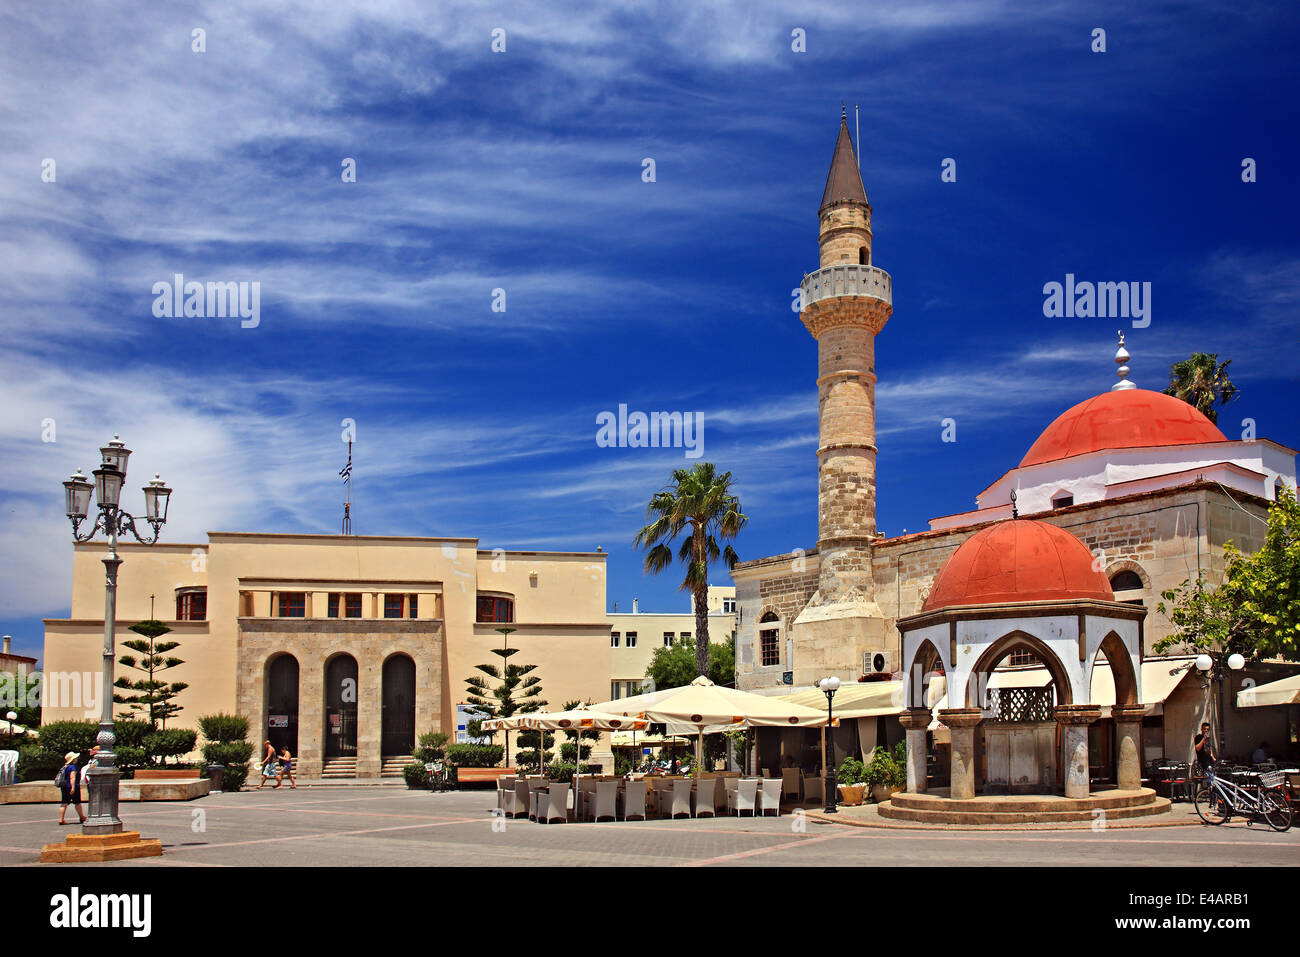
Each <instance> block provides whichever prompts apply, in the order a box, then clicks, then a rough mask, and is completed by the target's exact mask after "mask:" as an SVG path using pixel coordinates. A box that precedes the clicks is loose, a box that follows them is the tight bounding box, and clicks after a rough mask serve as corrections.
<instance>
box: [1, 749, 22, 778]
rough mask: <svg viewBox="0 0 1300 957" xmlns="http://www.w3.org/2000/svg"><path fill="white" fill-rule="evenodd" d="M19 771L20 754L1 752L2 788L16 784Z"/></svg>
mask: <svg viewBox="0 0 1300 957" xmlns="http://www.w3.org/2000/svg"><path fill="white" fill-rule="evenodd" d="M17 771H18V752H17V751H0V786H4V785H9V784H13V783H14V776H15V775H16V774H17Z"/></svg>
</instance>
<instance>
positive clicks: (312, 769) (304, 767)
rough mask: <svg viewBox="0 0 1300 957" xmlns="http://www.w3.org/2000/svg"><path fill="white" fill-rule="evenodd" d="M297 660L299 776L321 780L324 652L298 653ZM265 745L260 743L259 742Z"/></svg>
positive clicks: (323, 761)
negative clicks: (319, 778)
mask: <svg viewBox="0 0 1300 957" xmlns="http://www.w3.org/2000/svg"><path fill="white" fill-rule="evenodd" d="M295 653H296V654H297V658H298V765H297V767H298V775H299V777H304V778H318V777H320V774H321V770H322V769H323V768H324V763H325V749H324V747H323V745H324V741H325V661H324V653H323V652H320V651H314V652H312V653H310V654H309V653H308V652H306V651H305V650H303V651H296V652H295ZM257 746H258V748H259V749H260V748H261V746H262V743H261V741H259V742H258V743H257Z"/></svg>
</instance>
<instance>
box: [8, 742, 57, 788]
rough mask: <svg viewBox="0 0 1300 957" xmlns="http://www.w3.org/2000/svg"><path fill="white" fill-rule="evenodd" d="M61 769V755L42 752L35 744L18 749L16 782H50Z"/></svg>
mask: <svg viewBox="0 0 1300 957" xmlns="http://www.w3.org/2000/svg"><path fill="white" fill-rule="evenodd" d="M61 767H63V755H62V754H52V753H50V752H46V751H42V750H41V748H40V746H39V745H37V744H27V745H24V746H23V747H21V748H19V749H18V769H17V771H16V773H15V780H17V781H52V780H54V775H56V774H58V773H59V768H61Z"/></svg>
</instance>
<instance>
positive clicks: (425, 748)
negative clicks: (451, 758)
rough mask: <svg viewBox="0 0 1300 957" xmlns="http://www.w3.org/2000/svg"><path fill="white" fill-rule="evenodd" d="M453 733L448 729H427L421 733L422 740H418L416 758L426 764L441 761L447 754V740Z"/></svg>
mask: <svg viewBox="0 0 1300 957" xmlns="http://www.w3.org/2000/svg"><path fill="white" fill-rule="evenodd" d="M450 739H451V735H449V734H447V732H446V731H426V732H425V733H424V734H422V735H420V740H419V741H418V742H416V746H415V758H416V760H418V761H422V762H424V763H425V764H428V763H430V762H431V761H441V760H442V759H443V758H444V757H446V756H447V742H448V741H449V740H450Z"/></svg>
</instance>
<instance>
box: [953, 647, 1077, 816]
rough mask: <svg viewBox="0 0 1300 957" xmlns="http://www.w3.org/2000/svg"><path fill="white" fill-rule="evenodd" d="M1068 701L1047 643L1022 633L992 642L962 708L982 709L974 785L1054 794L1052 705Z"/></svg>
mask: <svg viewBox="0 0 1300 957" xmlns="http://www.w3.org/2000/svg"><path fill="white" fill-rule="evenodd" d="M1071 702H1072V691H1071V686H1070V680H1069V676H1068V673H1067V672H1066V670H1065V667H1064V665H1062V663H1061V661H1060V659H1059V658H1057V657H1056V654H1055V653H1054V652H1053V651H1052V650H1051V649H1050V648H1048V647H1047V645H1046V644H1044V643H1043V642H1042V641H1040V640H1039V639H1038V638H1036V637H1034V636H1033V635H1030V634H1028V633H1027V632H1024V631H1012V632H1009V633H1008V634H1006V635H1003V636H1002V637H1001V638H999V639H997V640H996V641H994V642H992V643H991V644H990V645H989V646H988V648H987V649H986V650H985V651H984V653H983V654H982V655H980V657H979V660H978V661H977V662H976V663H975V666H974V667H973V668H972V669H971V675H970V680H969V683H968V684H967V686H966V707H968V708H979V709H981V710H982V711H983V713H984V717H983V719H982V720H981V721H980V727H979V733H977V734H976V736H975V743H976V763H975V768H976V771H975V782H976V786H977V787H979V788H980V789H981V790H982V791H983V792H984V793H985V794H1050V793H1055V792H1058V791H1059V790H1060V789H1061V787H1062V786H1063V784H1062V781H1061V776H1060V767H1061V760H1060V754H1061V738H1060V729H1059V727H1058V723H1057V720H1056V713H1055V709H1056V707H1057V705H1068V704H1070V703H1071ZM981 785H982V787H981Z"/></svg>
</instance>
